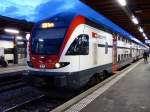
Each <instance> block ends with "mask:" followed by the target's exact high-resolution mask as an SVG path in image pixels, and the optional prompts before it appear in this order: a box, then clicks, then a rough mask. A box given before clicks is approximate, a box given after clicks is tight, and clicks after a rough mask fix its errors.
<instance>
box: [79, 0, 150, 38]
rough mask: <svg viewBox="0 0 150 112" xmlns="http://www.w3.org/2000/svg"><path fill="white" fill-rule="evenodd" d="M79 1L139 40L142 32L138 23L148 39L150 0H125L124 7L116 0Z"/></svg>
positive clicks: (149, 34)
mask: <svg viewBox="0 0 150 112" xmlns="http://www.w3.org/2000/svg"><path fill="white" fill-rule="evenodd" d="M81 1H82V2H83V3H85V4H86V5H88V6H90V7H91V8H93V9H95V10H96V11H97V12H100V13H101V14H103V15H104V16H105V17H107V18H109V19H110V20H111V21H113V22H114V23H116V24H118V25H119V26H121V27H122V28H123V29H125V30H126V31H128V32H129V33H131V34H132V35H133V36H135V37H136V38H138V39H139V40H141V41H144V37H143V35H142V33H140V32H139V30H138V26H139V25H140V26H141V27H142V28H143V29H144V32H145V34H146V35H147V37H148V38H149V39H150V0H126V1H127V6H126V7H125V8H123V7H122V6H120V5H119V4H118V2H117V0H81ZM128 12H130V13H133V14H134V15H135V16H136V18H137V19H138V20H139V25H138V26H137V25H135V24H134V23H133V22H132V21H131V19H130V18H129V16H130V14H128Z"/></svg>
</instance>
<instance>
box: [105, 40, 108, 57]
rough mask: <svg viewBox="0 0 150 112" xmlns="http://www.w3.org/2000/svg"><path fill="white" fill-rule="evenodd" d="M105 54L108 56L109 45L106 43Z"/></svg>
mask: <svg viewBox="0 0 150 112" xmlns="http://www.w3.org/2000/svg"><path fill="white" fill-rule="evenodd" d="M105 54H108V43H107V42H106V43H105Z"/></svg>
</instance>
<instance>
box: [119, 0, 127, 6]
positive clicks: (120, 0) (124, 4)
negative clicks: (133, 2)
mask: <svg viewBox="0 0 150 112" xmlns="http://www.w3.org/2000/svg"><path fill="white" fill-rule="evenodd" d="M117 1H118V2H119V4H120V5H121V6H126V5H127V2H126V0H117Z"/></svg>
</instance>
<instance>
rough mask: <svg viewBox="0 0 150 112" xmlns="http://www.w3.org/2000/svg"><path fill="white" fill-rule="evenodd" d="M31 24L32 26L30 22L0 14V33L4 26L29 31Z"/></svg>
mask: <svg viewBox="0 0 150 112" xmlns="http://www.w3.org/2000/svg"><path fill="white" fill-rule="evenodd" d="M32 26H33V23H32V22H27V21H25V20H18V19H13V18H10V17H4V16H0V34H4V33H5V32H4V28H14V29H18V30H20V31H22V32H30V31H31V29H32Z"/></svg>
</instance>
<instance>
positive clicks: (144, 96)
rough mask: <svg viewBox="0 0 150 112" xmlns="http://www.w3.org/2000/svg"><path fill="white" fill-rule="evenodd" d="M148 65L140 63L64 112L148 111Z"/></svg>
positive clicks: (149, 78)
mask: <svg viewBox="0 0 150 112" xmlns="http://www.w3.org/2000/svg"><path fill="white" fill-rule="evenodd" d="M149 87H150V64H145V63H144V62H143V60H140V61H138V62H137V63H135V64H132V65H130V66H129V67H127V68H126V69H125V70H123V72H121V73H120V74H119V75H116V76H115V77H114V78H113V79H112V80H111V81H108V82H107V83H106V84H104V85H103V86H101V87H99V88H98V89H96V90H95V91H94V92H92V93H91V94H89V95H87V96H86V97H83V99H81V100H79V101H78V102H77V103H75V104H73V105H71V106H70V107H69V108H68V109H67V110H66V112H79V111H80V112H149V111H150V88H149Z"/></svg>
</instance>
